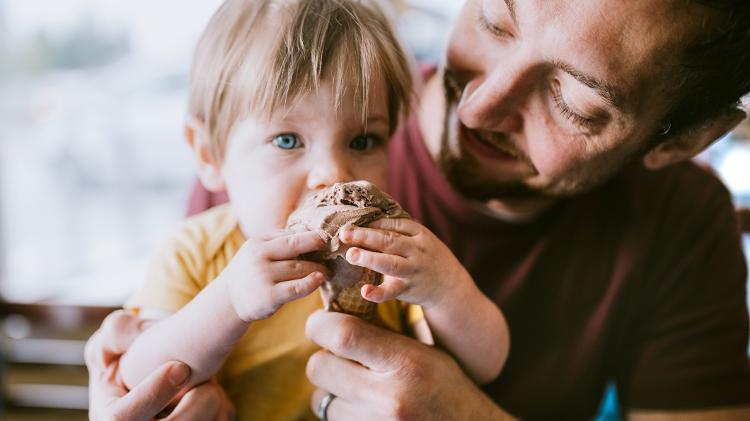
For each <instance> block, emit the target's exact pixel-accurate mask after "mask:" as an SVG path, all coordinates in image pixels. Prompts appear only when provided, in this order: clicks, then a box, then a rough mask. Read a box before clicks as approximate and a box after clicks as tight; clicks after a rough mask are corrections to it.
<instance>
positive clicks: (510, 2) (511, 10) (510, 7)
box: [505, 0, 518, 27]
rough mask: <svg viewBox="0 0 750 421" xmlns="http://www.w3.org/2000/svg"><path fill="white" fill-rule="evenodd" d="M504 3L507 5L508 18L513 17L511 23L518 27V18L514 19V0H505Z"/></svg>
mask: <svg viewBox="0 0 750 421" xmlns="http://www.w3.org/2000/svg"><path fill="white" fill-rule="evenodd" d="M505 5H506V6H507V7H508V13H510V18H511V19H513V25H515V26H516V27H518V20H517V19H516V0H505Z"/></svg>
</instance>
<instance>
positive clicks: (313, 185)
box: [307, 159, 353, 190]
mask: <svg viewBox="0 0 750 421" xmlns="http://www.w3.org/2000/svg"><path fill="white" fill-rule="evenodd" d="M313 165H314V166H313V168H312V170H311V171H310V173H309V174H308V176H307V187H308V188H309V189H311V190H320V189H324V188H326V187H330V186H332V185H333V184H335V183H338V182H347V181H353V179H352V175H351V172H350V171H349V169H348V168H347V166H346V164H345V163H343V162H339V161H337V160H335V159H322V160H319V161H317V162H316V163H314V164H313Z"/></svg>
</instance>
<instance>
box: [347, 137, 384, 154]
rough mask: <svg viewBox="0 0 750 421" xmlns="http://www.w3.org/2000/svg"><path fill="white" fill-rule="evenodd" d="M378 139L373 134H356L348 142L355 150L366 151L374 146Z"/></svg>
mask: <svg viewBox="0 0 750 421" xmlns="http://www.w3.org/2000/svg"><path fill="white" fill-rule="evenodd" d="M377 142H378V140H377V139H376V138H374V137H373V136H369V135H362V136H357V137H355V138H354V139H352V141H351V142H350V143H349V147H350V148H352V149H354V150H357V151H367V150H370V149H372V148H373V147H375V145H376V144H377Z"/></svg>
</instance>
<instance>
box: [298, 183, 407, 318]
mask: <svg viewBox="0 0 750 421" xmlns="http://www.w3.org/2000/svg"><path fill="white" fill-rule="evenodd" d="M408 217H409V215H408V214H407V213H406V212H405V211H404V210H403V209H402V208H401V206H399V204H398V203H396V201H394V200H393V198H391V197H390V196H388V195H387V194H386V193H384V192H382V191H381V190H379V189H378V188H377V187H375V185H373V184H372V183H369V182H367V181H353V182H349V183H336V184H334V185H333V186H331V187H329V188H328V189H326V190H323V191H321V192H319V193H318V194H316V195H315V196H313V197H311V198H310V199H309V200H307V201H306V202H305V203H304V204H303V205H302V206H300V207H299V208H298V209H297V210H296V211H295V212H294V213H292V215H290V216H289V220H288V221H287V228H288V229H289V230H291V231H293V232H300V231H315V232H317V233H318V234H319V235H320V237H321V238H322V239H323V240H324V241H325V242H326V247H325V248H324V249H323V250H321V251H319V252H316V253H312V254H310V255H306V256H303V257H304V258H305V259H308V260H314V261H319V262H322V263H324V264H325V265H326V266H327V267H328V269H329V270H330V272H331V273H330V276H329V281H327V282H325V284H324V285H323V286H322V287H321V289H320V290H321V295H322V297H323V302H324V303H325V307H326V310H328V311H340V312H343V313H348V314H353V315H355V316H359V317H362V318H364V319H367V320H372V319H373V318H374V316H375V303H372V302H370V301H367V300H365V299H364V298H362V296H361V294H360V289H361V288H362V286H363V285H365V284H373V285H379V284H380V283H381V282H382V280H383V275H382V274H380V273H378V272H375V271H372V270H369V269H366V268H363V267H360V266H354V265H350V264H349V263H348V262H347V261H346V259H345V258H344V256H345V254H346V250H347V249H348V247H347V246H346V245H343V244H341V241H340V240H339V237H338V236H339V232H340V231H341V229H342V228H345V227H346V226H347V225H357V226H364V225H367V224H369V223H371V222H374V221H377V220H378V219H380V218H408Z"/></svg>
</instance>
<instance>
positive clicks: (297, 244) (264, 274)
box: [220, 232, 326, 322]
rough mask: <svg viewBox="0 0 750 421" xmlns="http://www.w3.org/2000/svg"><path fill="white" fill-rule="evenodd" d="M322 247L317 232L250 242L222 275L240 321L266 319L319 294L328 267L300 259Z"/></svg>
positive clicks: (278, 236) (285, 235)
mask: <svg viewBox="0 0 750 421" xmlns="http://www.w3.org/2000/svg"><path fill="white" fill-rule="evenodd" d="M322 245H323V241H322V240H321V239H320V237H319V236H318V234H316V233H314V232H305V233H296V234H289V233H281V234H277V235H275V236H272V237H270V238H265V239H255V240H248V241H247V242H246V243H245V244H244V245H243V246H242V248H240V250H239V251H238V252H237V254H236V255H235V256H234V258H233V259H232V261H231V262H230V263H229V265H228V266H227V268H226V269H225V270H224V272H222V274H221V275H220V277H221V278H224V279H225V280H226V282H227V285H228V293H229V294H230V299H231V301H232V304H233V305H234V309H235V311H236V312H237V315H238V316H239V317H240V319H242V320H244V321H245V322H251V321H254V320H260V319H265V318H266V317H269V316H271V315H272V314H273V313H275V312H276V311H277V310H278V309H279V307H281V306H282V305H283V304H285V303H288V302H289V301H292V300H296V299H298V298H302V297H305V296H307V295H309V294H310V293H312V292H313V291H315V290H316V289H317V288H318V287H319V286H320V285H321V284H322V283H323V281H324V280H325V275H324V274H325V273H326V268H325V266H323V265H321V264H319V263H314V262H309V261H306V260H298V259H297V258H298V257H299V256H300V255H301V254H305V253H310V252H313V251H316V250H318V249H320V248H321V247H322Z"/></svg>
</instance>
